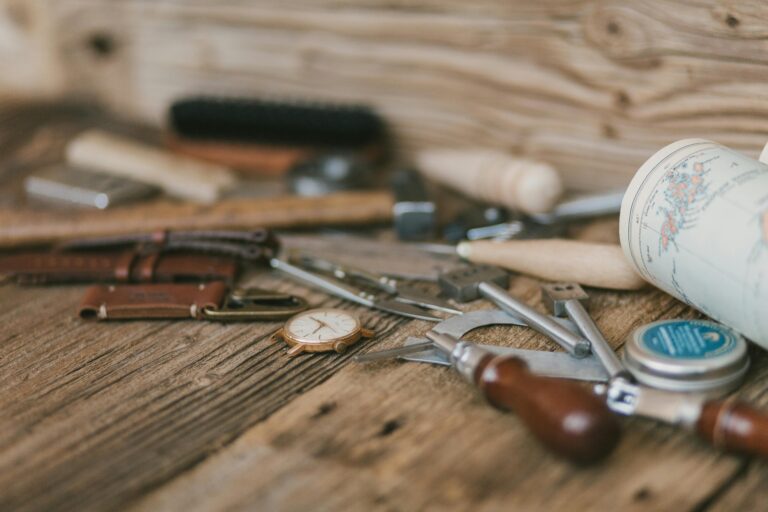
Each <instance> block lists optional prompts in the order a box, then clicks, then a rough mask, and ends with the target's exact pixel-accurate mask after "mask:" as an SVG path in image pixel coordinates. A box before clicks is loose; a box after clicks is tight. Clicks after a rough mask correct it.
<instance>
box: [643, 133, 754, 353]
mask: <svg viewBox="0 0 768 512" xmlns="http://www.w3.org/2000/svg"><path fill="white" fill-rule="evenodd" d="M629 222H630V226H628V228H629V230H628V233H629V237H628V243H629V247H630V248H631V254H632V258H633V260H634V262H635V264H636V265H637V266H638V268H640V269H641V270H642V271H643V274H644V276H645V277H646V279H648V280H650V281H652V282H654V283H655V284H656V285H657V286H659V287H660V288H662V289H664V290H666V291H668V292H669V293H672V294H673V295H676V296H677V297H679V298H680V299H682V300H684V301H685V302H687V303H689V304H691V305H693V306H695V307H697V308H698V309H700V310H701V311H703V312H704V313H706V314H708V315H709V316H711V317H713V318H715V319H716V320H719V321H722V322H724V323H726V324H729V325H731V326H732V327H734V328H736V329H737V330H739V331H741V332H742V333H743V334H745V335H746V336H748V337H750V338H752V339H753V340H754V341H758V342H761V343H763V344H768V310H766V306H768V166H766V165H764V164H761V163H758V162H756V161H755V160H752V159H750V158H749V157H747V156H745V155H743V154H741V153H738V152H736V151H733V150H731V149H729V148H726V147H724V146H721V145H719V144H716V143H713V142H706V141H698V142H691V144H689V145H685V146H683V147H681V148H678V149H677V150H675V151H673V152H672V153H671V154H669V155H667V157H666V158H663V159H662V160H661V161H660V162H658V164H657V165H656V166H654V168H653V169H652V170H651V171H650V172H649V173H648V174H647V175H646V178H645V179H644V180H643V181H642V182H641V184H640V186H639V188H638V189H637V191H636V193H635V196H634V198H633V201H632V209H631V214H630V218H629Z"/></svg>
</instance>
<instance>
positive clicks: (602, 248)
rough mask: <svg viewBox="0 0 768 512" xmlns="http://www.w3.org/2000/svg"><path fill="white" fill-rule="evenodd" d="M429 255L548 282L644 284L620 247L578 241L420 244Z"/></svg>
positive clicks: (633, 286) (627, 287) (605, 285)
mask: <svg viewBox="0 0 768 512" xmlns="http://www.w3.org/2000/svg"><path fill="white" fill-rule="evenodd" d="M421 248H422V249H423V250H425V251H427V252H430V253H433V254H443V255H451V254H456V255H458V256H459V257H460V258H462V259H464V260H467V261H470V262H472V263H477V264H486V265H495V266H498V267H502V268H505V269H507V270H512V271H514V272H519V273H521V274H527V275H531V276H534V277H538V278H540V279H546V280H548V281H577V282H580V283H582V284H584V285H586V286H594V287H597V288H610V289H614V290H637V289H640V288H643V287H645V286H647V283H646V282H645V281H644V280H643V279H642V278H641V277H640V276H639V275H638V274H637V273H636V272H635V271H634V270H633V269H632V267H631V266H630V265H629V263H628V262H627V261H626V260H625V259H624V255H623V254H622V252H621V247H619V246H618V245H613V244H601V243H594V242H581V241H578V240H566V239H546V240H508V241H498V242H497V241H492V240H477V241H472V242H470V241H465V242H461V243H459V244H458V245H457V246H449V245H441V244H422V245H421Z"/></svg>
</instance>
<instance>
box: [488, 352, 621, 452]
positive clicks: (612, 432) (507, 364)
mask: <svg viewBox="0 0 768 512" xmlns="http://www.w3.org/2000/svg"><path fill="white" fill-rule="evenodd" d="M475 380H476V383H477V385H478V387H480V389H481V390H482V391H483V393H484V394H485V396H486V398H487V399H488V401H489V402H490V403H491V404H493V405H494V406H495V407H498V408H499V409H504V410H511V411H514V412H515V413H516V414H517V415H518V416H519V417H520V418H521V419H522V420H523V422H525V424H526V425H527V426H528V428H529V429H530V430H531V432H533V434H534V435H535V436H536V437H537V438H538V439H539V440H540V441H541V442H542V443H543V444H544V445H546V446H547V447H548V448H550V449H551V450H552V451H553V452H555V453H556V454H558V455H560V456H562V457H565V458H567V459H569V460H571V461H573V462H576V463H579V464H589V463H593V462H597V461H599V460H600V459H602V458H604V457H605V456H607V455H608V454H609V453H610V452H611V451H612V450H613V448H614V447H615V446H616V444H617V443H618V441H619V437H620V433H621V432H620V430H621V429H620V425H619V421H618V419H617V418H616V416H614V415H613V414H612V413H611V411H610V410H609V409H608V407H607V406H606V405H605V403H604V402H603V401H602V400H601V399H600V398H599V397H597V396H595V395H593V394H592V393H590V392H589V391H588V390H586V389H585V388H583V387H581V386H579V385H578V384H576V383H574V382H568V381H564V380H559V379H553V378H548V377H540V376H537V375H534V374H533V373H531V372H530V371H529V370H528V367H527V365H526V364H525V362H524V361H522V360H521V359H519V358H516V357H508V356H507V357H504V356H496V357H495V356H491V355H489V356H487V357H486V358H485V359H483V360H482V361H481V362H480V364H479V366H478V368H477V370H476V372H475Z"/></svg>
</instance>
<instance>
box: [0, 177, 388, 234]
mask: <svg viewBox="0 0 768 512" xmlns="http://www.w3.org/2000/svg"><path fill="white" fill-rule="evenodd" d="M392 205H393V199H392V194H390V193H389V192H387V191H358V192H339V193H335V194H332V195H327V196H323V197H300V196H282V197H262V198H256V199H253V198H250V199H238V198H232V199H225V200H221V201H219V202H217V203H214V204H206V205H201V204H195V203H178V202H173V201H169V200H157V201H153V202H150V203H140V204H138V205H127V206H122V207H118V208H111V209H108V210H103V211H102V210H80V211H69V212H67V214H66V215H62V214H61V212H56V211H45V210H30V209H25V210H19V209H13V210H11V209H0V247H15V246H23V245H34V244H46V243H52V242H60V241H63V240H72V239H76V238H96V237H100V236H110V235H128V234H136V233H142V232H151V231H159V230H166V229H177V230H185V229H187V230H195V229H246V230H247V229H253V228H254V227H256V226H258V227H263V228H300V227H305V228H306V227H313V226H329V225H355V224H363V225H369V224H376V223H383V222H386V221H388V220H390V219H391V218H392Z"/></svg>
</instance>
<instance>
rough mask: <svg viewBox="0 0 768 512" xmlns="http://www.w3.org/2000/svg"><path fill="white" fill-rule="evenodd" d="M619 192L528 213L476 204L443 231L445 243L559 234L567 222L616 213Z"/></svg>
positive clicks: (622, 193) (556, 235) (543, 236)
mask: <svg viewBox="0 0 768 512" xmlns="http://www.w3.org/2000/svg"><path fill="white" fill-rule="evenodd" d="M623 195H624V191H611V192H600V193H595V194H589V195H580V196H576V197H572V198H567V199H564V200H563V201H560V202H559V203H558V204H557V205H555V207H554V208H553V209H552V211H550V212H547V213H532V214H529V215H522V214H520V213H516V212H511V211H509V210H507V209H506V208H501V207H498V206H484V207H477V206H476V207H473V208H469V209H468V210H465V211H463V212H461V213H460V214H459V216H458V217H457V218H456V219H455V220H454V221H453V222H451V223H449V224H448V225H447V226H446V227H445V228H444V230H443V234H444V237H445V239H446V240H447V241H449V242H459V241H461V240H463V239H466V240H469V241H473V240H488V239H492V240H511V239H536V238H553V237H555V238H556V237H561V236H564V235H565V233H566V228H567V225H568V223H569V222H573V221H576V220H582V219H587V218H591V217H598V216H601V215H610V214H616V215H618V213H619V210H620V208H621V200H622V197H623Z"/></svg>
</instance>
